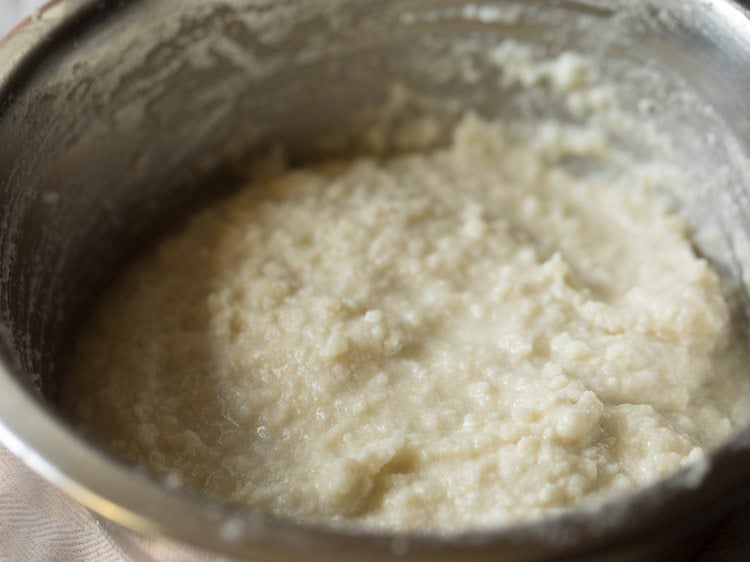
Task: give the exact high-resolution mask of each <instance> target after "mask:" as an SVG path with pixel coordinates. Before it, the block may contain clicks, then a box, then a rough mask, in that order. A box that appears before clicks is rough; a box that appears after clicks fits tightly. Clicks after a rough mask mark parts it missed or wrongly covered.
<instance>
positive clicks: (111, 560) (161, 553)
mask: <svg viewBox="0 0 750 562" xmlns="http://www.w3.org/2000/svg"><path fill="white" fill-rule="evenodd" d="M43 3H44V2H43V0H0V36H2V35H5V34H6V33H7V32H8V31H9V30H10V29H12V28H13V27H14V26H15V25H16V23H18V22H19V21H20V20H21V19H22V18H23V17H25V16H26V15H29V14H31V13H32V11H33V10H34V9H36V8H37V7H39V6H40V5H42V4H43ZM149 560H154V561H158V562H188V561H195V562H203V561H206V562H208V561H216V562H218V561H220V560H226V559H224V558H217V557H210V556H207V555H203V554H201V553H198V552H196V551H194V550H192V549H188V548H181V547H177V546H174V545H171V544H167V543H165V542H163V541H160V540H157V539H149V538H145V537H140V536H137V535H135V534H132V533H129V532H127V531H124V530H122V529H120V528H119V527H116V526H114V525H111V524H108V523H101V522H100V521H99V520H98V519H97V518H95V517H94V516H93V515H92V514H91V513H90V512H88V511H87V510H86V509H85V508H83V507H81V506H80V505H78V504H76V503H75V502H73V501H72V500H71V499H70V498H68V497H67V496H66V495H65V494H63V493H62V492H60V491H58V490H57V489H56V488H54V487H53V486H51V485H50V484H48V483H46V482H45V481H43V480H42V479H41V478H40V477H38V476H37V475H36V474H34V473H33V472H31V471H30V470H29V469H28V468H26V467H25V466H24V465H23V464H22V463H21V462H20V461H19V460H17V459H16V458H15V457H14V456H13V455H12V454H11V453H10V452H8V451H7V450H6V449H5V448H4V447H2V445H0V561H2V562H26V561H29V562H41V561H50V562H120V561H123V562H130V561H133V562H141V561H149ZM695 560H698V561H701V562H720V561H722V562H723V561H728V562H732V561H737V562H740V561H745V560H750V507H748V508H746V509H743V510H740V511H738V512H737V513H735V514H732V515H731V516H730V517H728V518H727V519H726V521H725V522H724V524H723V525H722V527H721V530H720V531H719V532H718V533H717V534H716V536H715V537H714V538H713V539H712V540H711V541H710V543H709V544H708V545H707V546H706V547H705V549H703V550H702V551H701V552H700V553H696V556H695Z"/></svg>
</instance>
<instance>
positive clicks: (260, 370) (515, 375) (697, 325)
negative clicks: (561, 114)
mask: <svg viewBox="0 0 750 562" xmlns="http://www.w3.org/2000/svg"><path fill="white" fill-rule="evenodd" d="M558 133H559V134H557V136H555V135H551V136H550V130H547V131H546V132H545V131H541V130H540V133H539V139H538V140H539V142H538V143H536V144H534V143H529V144H519V143H516V142H513V141H512V140H511V138H510V136H509V135H508V134H507V133H506V131H504V130H503V129H502V128H501V127H500V126H498V125H489V124H487V123H484V122H482V121H479V120H477V119H472V118H469V119H466V120H464V122H463V123H462V124H461V125H460V127H459V128H458V129H457V131H456V133H455V135H454V140H453V143H452V145H451V146H450V147H449V148H447V149H442V150H437V151H434V152H430V153H422V154H413V155H407V156H402V157H398V158H395V159H392V160H389V161H387V162H385V163H379V162H377V161H375V160H371V159H358V160H354V161H352V162H346V163H339V164H332V165H326V166H321V167H317V168H309V169H300V170H294V171H289V172H287V173H284V174H282V175H280V176H279V177H277V178H275V179H272V180H269V181H265V182H260V183H258V184H256V185H252V186H248V187H247V189H245V190H243V191H241V192H240V193H237V194H236V195H235V196H233V197H231V198H229V199H226V200H224V201H222V202H219V203H218V204H216V205H215V206H213V207H210V208H208V209H206V210H204V211H203V212H201V213H200V214H198V215H197V216H196V217H194V218H193V220H192V221H191V222H190V223H189V224H188V225H187V226H186V227H185V228H183V229H182V230H181V231H180V232H178V233H177V234H175V235H173V236H172V237H170V238H168V239H166V240H164V241H163V242H162V243H161V244H159V246H158V247H157V248H155V249H154V250H153V251H152V252H151V253H149V254H148V255H147V256H145V257H144V258H143V259H142V260H140V261H139V262H138V263H136V264H135V265H134V266H133V267H132V269H130V270H129V271H128V272H127V273H126V274H125V275H124V277H122V279H121V280H120V281H119V282H118V283H117V284H116V286H115V287H114V288H113V289H112V291H111V293H110V294H109V295H108V297H107V298H106V300H105V301H104V302H103V303H102V304H101V307H100V308H99V309H98V310H97V311H96V313H95V314H94V316H93V318H92V319H91V321H90V323H89V325H88V327H87V329H86V331H85V333H84V335H83V338H82V340H81V342H80V345H79V347H78V349H77V352H76V355H75V357H74V361H73V363H72V366H71V372H70V383H69V385H68V387H67V388H66V389H65V400H66V403H67V408H68V410H69V411H70V412H71V413H72V415H73V416H74V417H75V418H76V419H77V420H78V421H80V423H81V425H82V426H83V427H84V428H86V429H87V430H88V431H89V432H90V433H92V434H94V435H95V436H97V437H98V438H99V439H102V440H104V441H105V442H106V443H108V444H109V445H111V447H112V448H113V449H114V450H115V451H116V452H118V453H119V454H121V455H122V456H124V457H125V458H127V459H129V460H130V461H132V462H135V463H138V464H141V465H144V466H146V467H148V468H150V469H151V470H153V471H154V472H156V473H158V474H162V475H167V474H177V475H178V476H179V477H180V478H181V479H182V481H184V482H185V484H186V485H187V486H189V487H190V488H193V489H196V490H200V491H203V492H205V493H207V494H210V495H213V496H218V497H222V498H226V499H228V500H231V501H234V502H239V503H243V504H247V505H250V506H253V507H256V508H260V509H263V510H268V511H270V512H273V513H276V514H282V515H288V516H292V517H294V518H298V519H302V520H309V521H316V522H321V521H329V522H335V523H356V524H361V525H364V526H367V527H372V528H387V529H437V530H456V529H464V528H470V527H477V526H486V525H493V526H494V525H500V524H505V523H511V522H517V521H521V520H528V519H531V518H535V517H537V516H542V515H545V514H549V513H553V512H556V511H559V510H562V509H566V508H569V507H571V506H574V505H577V504H579V503H582V502H593V501H598V500H601V499H603V498H606V497H612V496H613V495H614V494H617V493H620V492H625V491H629V490H633V489H636V488H638V487H641V486H644V485H646V484H649V483H651V482H654V481H655V480H657V479H659V478H661V477H664V476H666V475H668V474H670V473H671V472H673V471H675V470H677V469H679V468H680V467H682V466H684V465H685V464H686V463H689V462H691V461H694V460H697V459H700V458H701V457H702V456H703V455H704V453H705V451H706V450H707V449H708V448H711V447H712V446H715V445H717V444H719V443H720V442H722V441H723V440H725V439H726V438H727V437H728V436H729V435H730V434H731V432H732V431H733V430H734V429H736V428H737V427H738V426H739V425H740V424H741V423H742V422H744V421H745V420H746V417H747V416H746V414H747V412H746V410H747V398H746V397H747V396H748V394H750V392H749V391H750V389H749V388H748V381H747V379H746V378H745V377H744V376H742V375H741V374H740V370H739V369H738V368H737V366H738V365H739V364H742V362H743V361H745V359H746V358H745V356H744V351H743V350H742V346H741V345H737V342H735V341H734V336H733V332H732V327H731V321H730V310H729V307H728V304H727V302H726V300H725V298H724V296H723V293H722V290H721V287H720V284H719V280H718V277H717V275H716V274H715V273H714V272H713V271H712V269H711V268H710V267H709V265H708V264H707V263H706V261H704V260H703V259H701V258H699V257H697V256H696V254H695V253H694V251H693V249H692V248H691V244H690V241H689V239H688V233H687V232H686V228H685V226H684V224H683V223H682V222H681V221H680V220H679V219H678V218H677V217H676V216H675V215H674V214H673V213H672V212H671V210H670V207H669V205H668V203H667V201H666V200H665V199H664V198H662V197H660V196H659V195H657V194H656V193H655V192H654V189H653V188H654V185H653V184H654V176H653V174H652V175H648V174H639V173H636V172H635V171H634V172H633V173H632V174H631V175H629V176H626V177H621V178H619V179H618V180H609V181H606V182H605V181H603V180H602V179H601V178H599V179H596V176H595V175H592V176H591V177H588V179H587V177H586V176H581V177H573V176H571V175H569V174H568V173H567V172H566V171H565V170H564V168H563V167H561V166H557V165H556V164H555V161H556V160H555V158H557V156H559V154H560V153H561V151H562V152H563V153H564V152H565V151H566V150H569V151H572V152H573V153H577V154H578V153H582V152H588V153H592V154H594V153H595V154H602V153H606V151H607V146H606V142H605V140H603V139H602V138H600V137H597V136H596V135H592V136H586V135H583V136H581V135H578V136H575V135H574V136H572V137H571V136H570V135H566V134H563V133H562V132H561V131H558ZM545 135H546V136H545ZM550 138H554V142H551V141H549V139H550ZM544 139H547V140H544ZM571 147H572V148H571ZM555 155H557V156H555Z"/></svg>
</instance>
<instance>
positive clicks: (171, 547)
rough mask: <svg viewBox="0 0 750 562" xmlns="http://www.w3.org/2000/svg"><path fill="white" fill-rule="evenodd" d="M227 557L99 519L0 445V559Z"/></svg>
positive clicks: (157, 561) (172, 561)
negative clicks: (203, 552)
mask: <svg viewBox="0 0 750 562" xmlns="http://www.w3.org/2000/svg"><path fill="white" fill-rule="evenodd" d="M148 561H154V562H221V561H224V562H228V560H227V559H226V558H223V557H216V556H209V555H205V554H201V553H199V552H198V551H196V550H194V549H192V548H190V547H186V546H180V545H177V544H175V543H173V542H168V541H164V540H160V539H155V538H147V537H142V536H140V535H136V534H135V533H131V532H129V531H126V530H125V529H123V528H121V527H118V526H116V525H114V524H112V523H107V522H101V521H100V520H99V519H98V518H96V517H95V516H94V515H92V514H91V512H89V511H88V510H86V509H85V508H84V507H82V506H81V505H79V504H77V503H76V502H74V501H73V500H72V499H71V498H69V497H68V496H66V495H65V494H64V493H63V492H61V491H59V490H58V489H57V488H55V487H54V486H52V485H50V484H49V483H47V482H45V481H44V480H42V478H40V477H39V476H37V475H36V474H35V473H34V472H32V471H31V470H29V469H28V468H27V467H26V466H25V465H24V464H23V463H22V462H21V461H20V460H18V459H17V458H15V457H14V456H13V455H12V454H11V453H10V451H8V450H7V449H6V448H5V447H3V446H2V445H0V562H148Z"/></svg>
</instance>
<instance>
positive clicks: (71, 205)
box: [0, 0, 750, 560]
mask: <svg viewBox="0 0 750 562" xmlns="http://www.w3.org/2000/svg"><path fill="white" fill-rule="evenodd" d="M507 38H513V39H515V40H517V41H522V42H526V43H530V44H534V45H536V46H537V48H539V49H542V50H543V51H544V52H547V53H556V52H560V51H562V50H564V49H569V48H570V49H575V50H579V51H582V52H586V53H589V54H590V55H591V56H595V57H598V58H599V60H600V61H601V62H602V69H603V72H604V74H605V75H606V77H607V78H608V79H611V80H613V81H616V83H617V84H618V85H619V89H620V94H621V97H622V100H623V103H624V104H625V105H626V106H628V107H630V108H631V109H632V111H633V112H634V114H638V112H640V113H641V114H642V115H643V119H644V121H648V122H649V123H651V124H652V125H653V126H654V127H656V128H658V129H659V130H661V131H664V132H665V133H666V134H667V135H668V136H669V138H670V139H671V141H672V149H673V150H674V152H675V153H676V154H678V155H679V157H680V158H681V159H682V161H683V162H684V163H685V167H686V169H688V170H689V172H690V174H691V177H692V178H693V180H694V182H693V185H694V189H692V190H690V192H689V193H686V194H685V196H684V198H683V199H682V200H681V201H680V208H681V210H682V212H683V214H684V215H685V216H686V217H687V218H688V220H689V221H690V222H691V224H692V226H693V227H694V229H695V232H696V244H697V245H698V246H699V248H700V250H701V251H702V252H703V253H704V254H705V255H707V256H708V257H709V258H710V259H711V260H712V261H713V262H714V265H715V266H716V267H717V268H718V269H719V271H721V273H722V274H723V275H724V277H725V278H726V279H727V280H728V282H730V283H732V284H734V285H735V286H736V287H738V288H739V289H740V290H741V292H742V293H743V294H745V295H746V294H747V293H748V291H747V287H748V283H750V278H749V277H748V271H750V269H748V266H749V265H750V260H749V259H748V258H749V257H750V231H748V227H749V225H750V166H749V165H748V160H749V159H748V154H750V15H749V12H748V9H747V8H746V7H743V5H742V4H741V3H739V2H733V1H729V0H694V1H685V0H666V1H659V0H644V1H642V2H636V1H627V0H557V1H542V0H526V1H521V0H505V1H504V0H485V1H479V2H474V3H470V2H464V1H461V0H422V1H417V0H376V1H373V0H348V1H334V0H329V1H324V0H315V1H313V0H309V1H306V2H295V1H293V0H211V1H204V0H161V1H160V2H153V1H147V0H130V1H125V0H59V1H57V2H54V3H52V4H51V5H49V6H48V7H47V8H46V9H45V10H44V11H43V12H42V13H41V14H39V15H38V16H37V17H36V18H34V21H29V22H27V23H26V24H25V25H24V26H22V27H21V28H20V29H18V30H16V31H15V32H14V33H13V34H12V35H11V36H10V37H7V38H5V39H4V40H3V41H2V43H0V229H1V230H0V321H1V323H0V359H1V364H0V439H2V441H3V443H5V445H6V446H8V447H9V448H10V449H12V450H13V451H14V452H15V453H16V454H17V455H18V456H20V457H21V458H22V459H23V460H24V461H25V462H26V463H27V464H28V465H29V466H31V467H32V468H33V469H34V470H36V471H37V472H38V473H39V474H41V475H42V476H44V477H45V478H47V479H48V480H50V481H52V482H53V483H54V484H56V485H57V486H59V487H60V488H62V489H63V490H65V491H66V492H68V493H69V494H70V495H72V496H73V497H74V498H76V499H77V500H78V501H79V502H81V503H82V504H84V505H85V506H87V507H88V508H90V509H91V510H93V511H94V512H96V513H98V514H99V515H101V516H102V517H104V518H107V519H109V520H111V521H113V522H116V523H117V524H119V525H122V526H123V527H125V528H128V529H131V530H134V531H137V532H143V533H148V534H157V535H160V536H163V537H165V538H167V539H169V540H175V541H182V542H185V543H188V544H191V545H195V546H198V547H201V548H203V549H206V550H209V551H211V552H220V553H225V554H228V555H232V556H236V557H238V558H252V559H257V560H293V559H298V558H299V557H300V556H303V555H304V556H310V557H317V558H321V559H325V560H381V559H385V558H388V557H392V556H397V557H400V558H403V559H409V560H426V559H430V560H443V559H446V560H447V559H451V560H456V559H457V560H547V559H556V558H570V557H580V558H596V559H617V560H620V559H639V558H644V557H648V558H653V557H655V556H658V555H662V554H665V553H666V554H669V555H670V559H676V558H679V557H680V556H687V555H688V554H689V552H690V551H691V549H694V548H695V547H696V545H699V544H700V543H701V541H703V540H705V538H706V537H707V536H709V534H710V533H711V532H712V530H713V529H714V528H715V526H716V524H717V522H718V521H719V520H720V518H721V517H722V516H723V515H725V514H726V513H727V512H728V511H729V510H731V509H733V508H734V507H735V506H736V505H738V504H739V503H740V502H746V501H747V500H748V499H750V428H748V429H746V430H744V431H742V432H741V433H740V434H738V435H736V436H735V437H734V439H733V440H732V441H731V442H730V443H728V444H727V445H726V446H724V447H722V448H721V449H720V450H717V451H715V452H714V454H713V455H712V456H711V459H710V462H709V463H707V464H704V465H701V466H698V467H693V468H691V469H688V470H685V471H683V472H681V473H679V474H677V475H675V476H674V477H672V478H669V479H668V480H666V481H663V482H661V483H659V484H657V485H655V486H653V487H651V488H649V489H647V490H644V491H642V492H639V493H637V494H634V495H633V496H630V497H629V498H627V499H626V500H623V501H618V502H614V503H611V504H608V505H607V506H605V507H604V508H602V509H600V510H588V511H586V510H584V511H580V512H571V513H569V514H566V515H563V516H560V517H555V518H551V519H549V520H546V521H544V522H541V523H538V524H528V525H521V526H517V527H509V528H501V529H497V530H492V531H484V532H474V533H463V534H456V535H450V536H431V535H413V534H411V535H409V534H364V533H356V532H346V531H340V530H335V529H330V528H325V527H311V526H304V525H297V524H293V523H291V522H288V521H284V520H280V519H276V518H272V517H268V516H265V515H263V514H260V513H254V512H251V511H249V510H243V509H240V508H236V507H231V506H228V505H223V504H220V503H217V502H213V501H211V500H208V499H205V498H199V497H194V496H191V495H189V494H187V493H185V492H180V491H170V490H168V489H167V488H166V487H165V486H162V485H160V484H159V482H157V481H156V480H155V479H152V478H151V477H149V476H148V475H145V474H143V473H141V472H139V471H137V470H135V469H133V468H131V467H128V466H125V465H123V464H121V463H120V462H118V461H117V460H116V459H113V458H112V457H110V456H109V454H108V453H107V452H105V451H102V450H100V449H98V448H97V447H95V446H94V445H92V444H90V443H89V442H87V441H86V440H84V439H83V438H81V437H80V436H79V435H77V434H76V432H75V430H74V429H72V427H71V425H70V423H69V422H68V421H66V420H65V419H64V418H63V417H62V416H61V414H60V413H59V412H58V410H57V408H56V406H55V400H56V392H57V391H56V389H57V382H58V380H59V377H60V376H61V371H62V365H63V364H64V360H65V357H66V353H67V351H68V349H69V347H70V345H71V341H72V339H73V337H74V335H75V333H76V331H77V329H78V327H79V326H80V323H81V321H82V319H83V318H84V317H85V315H86V313H87V311H88V310H90V307H91V304H92V302H93V300H94V299H95V297H96V295H97V294H98V293H99V292H100V290H101V289H102V288H103V287H104V286H105V285H106V283H107V282H108V281H109V280H110V279H111V278H112V277H113V275H115V274H116V272H117V271H118V268H119V267H120V266H121V264H123V263H124V262H126V261H127V259H128V257H129V256H131V255H133V253H134V252H136V251H137V250H138V248H139V247H141V246H142V245H143V244H144V243H146V242H147V241H148V240H150V239H152V238H153V237H154V236H156V235H158V233H159V232H160V231H162V230H164V229H165V228H167V227H168V224H170V222H171V221H172V220H173V218H174V217H176V216H179V215H181V214H183V213H184V212H186V211H187V210H189V209H190V208H193V207H195V206H196V205H199V204H200V203H201V202H204V201H206V200H208V199H210V198H213V197H216V196H217V195H218V194H219V193H220V192H221V191H222V189H219V188H218V187H217V186H220V185H231V184H232V182H233V179H234V178H236V177H237V176H238V175H239V173H238V172H239V171H241V169H242V167H243V164H242V163H243V162H246V161H247V160H248V159H249V158H252V156H253V155H254V154H258V153H261V152H263V151H264V150H267V149H268V147H269V146H271V145H273V144H283V145H284V146H285V147H286V149H287V150H288V152H289V154H290V155H291V158H292V160H293V161H295V162H301V161H305V160H308V159H314V158H319V157H322V156H327V155H340V154H344V153H351V152H356V151H360V150H379V151H390V150H398V149H401V148H404V146H402V144H404V142H406V141H404V139H403V138H402V139H401V140H402V141H403V142H402V143H401V145H400V144H399V143H396V144H393V145H392V144H389V142H388V138H389V135H384V136H382V138H380V139H379V142H373V138H372V137H371V136H370V137H368V136H367V135H364V134H363V131H366V130H368V128H369V127H370V126H372V125H374V124H375V123H378V122H380V123H381V124H383V123H385V125H384V126H385V128H386V132H388V131H390V132H394V131H397V130H398V129H399V127H400V126H401V125H402V124H403V123H405V122H409V121H413V120H415V119H419V118H420V117H424V116H430V117H431V118H435V119H438V120H440V121H441V122H442V123H444V124H445V125H446V127H445V130H447V129H448V128H449V125H450V124H451V123H453V122H455V120H456V119H457V118H458V117H459V116H460V115H461V114H462V113H463V112H465V111H466V110H467V109H469V108H471V109H474V110H475V111H477V112H479V113H482V114H484V115H487V116H490V117H498V118H502V119H506V120H513V119H517V118H519V117H522V118H527V117H528V116H529V115H531V114H534V113H540V112H541V113H542V114H543V113H545V112H554V111H555V110H556V109H555V108H554V107H552V106H542V107H538V106H536V107H535V106H533V104H532V105H529V104H528V103H526V102H524V99H525V98H524V95H523V92H518V91H515V90H513V89H512V88H508V89H504V88H502V87H500V86H499V85H498V80H497V73H496V72H495V73H494V74H493V72H492V71H490V69H488V67H486V65H483V63H482V58H481V54H482V52H483V50H485V49H486V48H489V47H490V46H491V45H496V44H497V43H498V42H500V41H502V40H504V39H507ZM469 39H470V41H469ZM457 46H459V47H460V48H457ZM457 53H460V55H459V54H457ZM466 65H470V66H471V67H472V69H473V70H472V72H466V71H465V68H466ZM462 69H463V70H462ZM646 70H648V72H646ZM394 82H397V83H399V84H400V85H401V86H400V88H401V91H407V92H408V95H407V96H402V97H401V98H399V99H400V101H399V102H398V103H397V104H395V105H394V104H391V105H390V106H389V105H388V103H389V102H388V100H392V99H393V97H394V93H393V92H394V90H393V83H394ZM396 97H398V96H396ZM383 107H386V108H390V109H387V111H385V110H383ZM398 136H399V135H394V138H397V137H398ZM406 144H407V145H408V142H406ZM406 148H408V146H406ZM641 148H642V147H638V146H634V147H633V150H634V151H637V150H639V149H641ZM745 308H746V307H745ZM742 323H744V315H739V316H738V325H741V324H742Z"/></svg>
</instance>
